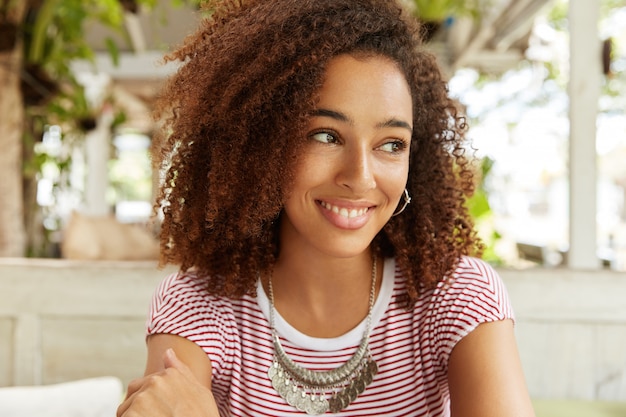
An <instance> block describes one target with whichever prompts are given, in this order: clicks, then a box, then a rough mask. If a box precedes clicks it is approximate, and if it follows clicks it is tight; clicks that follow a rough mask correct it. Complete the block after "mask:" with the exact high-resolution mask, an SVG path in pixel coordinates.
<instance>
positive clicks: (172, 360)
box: [163, 348, 195, 379]
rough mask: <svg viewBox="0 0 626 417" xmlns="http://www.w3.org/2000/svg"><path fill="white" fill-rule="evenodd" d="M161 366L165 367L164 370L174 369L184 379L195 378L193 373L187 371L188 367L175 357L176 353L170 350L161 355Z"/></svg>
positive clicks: (189, 370)
mask: <svg viewBox="0 0 626 417" xmlns="http://www.w3.org/2000/svg"><path fill="white" fill-rule="evenodd" d="M163 365H164V366H165V369H168V368H174V369H176V370H178V371H179V372H180V373H181V374H183V375H184V376H185V377H187V378H192V379H195V376H194V375H193V372H191V369H189V367H188V366H187V365H186V364H185V363H184V362H183V361H181V360H180V359H178V356H176V353H175V352H174V349H172V348H169V349H167V350H166V351H165V354H164V355H163Z"/></svg>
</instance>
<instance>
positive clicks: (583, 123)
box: [567, 0, 601, 269]
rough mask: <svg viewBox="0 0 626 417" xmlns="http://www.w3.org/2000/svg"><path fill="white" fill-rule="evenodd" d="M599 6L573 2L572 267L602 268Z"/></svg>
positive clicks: (570, 234) (571, 86)
mask: <svg viewBox="0 0 626 417" xmlns="http://www.w3.org/2000/svg"><path fill="white" fill-rule="evenodd" d="M599 14H600V6H599V2H596V1H588V0H570V3H569V29H570V30H569V34H570V81H569V97H570V108H569V119H570V146H569V148H570V150H569V181H570V186H569V192H570V197H569V200H570V201H569V208H570V216H569V242H570V247H569V253H568V258H567V259H568V266H569V267H570V268H575V269H596V268H599V267H600V261H599V259H598V256H597V253H596V251H597V225H596V215H597V209H596V200H597V198H596V197H597V193H596V182H597V175H596V118H597V112H598V98H599V95H600V81H601V61H600V40H599V38H598V19H599Z"/></svg>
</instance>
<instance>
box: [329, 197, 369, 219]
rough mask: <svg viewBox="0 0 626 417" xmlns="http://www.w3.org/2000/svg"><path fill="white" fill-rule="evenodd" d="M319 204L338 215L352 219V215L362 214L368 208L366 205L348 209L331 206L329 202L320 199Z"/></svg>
mask: <svg viewBox="0 0 626 417" xmlns="http://www.w3.org/2000/svg"><path fill="white" fill-rule="evenodd" d="M321 204H322V206H323V207H324V208H326V209H327V210H330V211H332V212H333V213H335V214H338V215H340V216H342V217H346V218H348V219H352V218H354V217H359V216H362V215H364V214H365V213H367V211H368V210H369V208H368V207H365V208H360V209H350V210H348V209H347V208H345V207H337V206H333V205H331V204H328V203H326V202H325V201H322V202H321Z"/></svg>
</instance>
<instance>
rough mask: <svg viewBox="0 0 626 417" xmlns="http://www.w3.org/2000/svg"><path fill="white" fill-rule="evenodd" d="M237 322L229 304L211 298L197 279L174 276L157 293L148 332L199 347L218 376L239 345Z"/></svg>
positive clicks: (159, 287)
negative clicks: (170, 335) (186, 341)
mask: <svg viewBox="0 0 626 417" xmlns="http://www.w3.org/2000/svg"><path fill="white" fill-rule="evenodd" d="M233 322H234V318H233V317H232V309H231V308H230V305H229V303H225V302H222V300H220V299H219V298H217V297H213V296H210V295H209V294H208V293H207V292H206V290H205V289H204V284H203V283H202V282H201V281H199V280H198V279H197V278H195V277H194V276H190V275H186V274H173V275H170V276H168V277H167V278H165V279H164V280H163V281H162V282H161V284H160V285H159V286H158V287H157V289H156V291H155V293H154V296H153V299H152V303H151V305H150V309H149V314H148V319H147V323H146V332H147V334H148V335H152V334H157V333H165V334H172V335H176V336H180V337H183V338H185V339H188V340H190V341H192V342H194V343H196V344H197V345H199V346H200V347H201V348H202V349H203V350H204V351H205V352H206V353H207V355H208V356H209V357H210V359H211V362H212V364H213V367H214V369H213V373H214V374H215V373H219V372H221V371H223V370H222V369H219V367H220V366H221V365H222V364H225V363H228V361H225V360H224V359H225V358H224V355H225V354H226V353H227V352H230V351H232V348H233V345H236V344H238V343H239V340H238V335H237V332H236V329H233V325H232V323H233Z"/></svg>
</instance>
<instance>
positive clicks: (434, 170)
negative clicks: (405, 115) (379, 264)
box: [155, 0, 481, 304]
mask: <svg viewBox="0 0 626 417" xmlns="http://www.w3.org/2000/svg"><path fill="white" fill-rule="evenodd" d="M209 10H210V12H209V14H208V15H209V17H207V18H205V19H204V20H203V22H202V23H201V26H200V28H199V29H198V30H197V31H196V32H195V33H194V34H192V35H190V36H188V37H187V39H186V40H185V41H184V43H183V45H182V46H180V47H179V48H178V49H177V50H176V51H174V52H173V53H171V54H170V55H168V56H167V57H166V60H170V61H176V60H177V61H180V62H181V66H180V69H179V70H178V72H177V73H176V74H175V75H173V76H172V77H171V79H170V80H169V81H168V83H167V84H166V85H165V87H164V89H163V90H162V92H161V94H160V96H159V99H158V101H157V107H156V117H157V119H160V120H163V126H162V127H163V128H162V129H161V132H160V136H159V137H158V139H157V140H155V144H156V147H157V148H158V149H157V150H156V152H155V162H156V167H157V168H158V169H159V170H160V172H161V173H162V174H163V175H164V177H163V178H162V184H161V187H160V189H159V194H158V197H157V202H156V208H157V210H161V211H162V214H163V221H162V225H161V264H162V265H164V264H167V263H173V264H176V265H179V266H180V268H181V270H188V269H194V270H196V271H197V272H198V274H197V276H198V277H201V278H199V279H204V280H206V283H207V288H208V290H209V291H210V292H211V293H213V294H219V295H224V296H228V297H235V298H236V297H240V296H242V295H243V294H254V289H255V282H256V280H257V276H258V274H259V272H265V271H267V270H268V269H269V268H271V266H272V265H273V263H274V262H275V260H276V258H277V256H278V250H279V242H278V238H277V236H278V224H279V222H278V218H279V216H280V213H281V210H282V207H283V201H284V197H285V195H286V191H287V190H288V189H289V185H290V182H291V181H292V175H293V171H294V169H293V168H294V164H295V163H296V162H297V159H298V154H299V153H300V152H301V149H302V148H301V147H302V146H303V145H304V143H305V141H304V140H303V138H304V137H305V135H304V128H305V126H306V122H307V117H308V115H309V114H310V112H311V110H312V109H313V108H314V106H315V98H316V93H317V92H318V91H319V90H320V88H321V86H322V82H323V77H324V72H325V68H326V66H327V64H328V62H329V60H331V59H332V58H333V57H335V56H337V55H340V54H365V55H382V56H386V57H388V58H390V59H392V60H393V61H394V62H396V63H397V64H398V65H399V67H400V68H401V70H402V71H403V73H404V74H405V76H406V79H407V81H408V84H409V86H410V88H411V94H412V98H413V106H414V109H413V126H414V131H413V136H412V144H411V154H410V162H409V164H410V166H409V179H408V183H407V189H408V191H409V193H410V195H411V196H412V198H413V200H412V203H411V204H410V205H409V206H408V207H407V209H406V210H405V211H404V212H403V213H402V214H401V215H399V216H395V217H392V218H391V219H390V220H389V222H388V223H387V224H386V225H385V227H384V228H383V230H381V231H380V232H379V234H378V235H377V236H376V238H375V239H374V241H373V243H372V248H373V250H374V251H375V253H377V254H378V255H380V256H395V257H396V260H397V263H398V265H399V266H400V267H401V268H402V270H403V272H404V273H405V274H406V277H407V280H408V284H407V294H406V296H407V302H409V304H410V303H412V302H414V301H415V300H416V299H417V297H418V295H419V293H420V292H421V291H423V290H425V289H429V288H433V287H434V286H435V285H437V283H438V282H440V281H442V280H443V279H446V277H450V276H451V273H452V271H453V270H454V268H455V266H456V265H457V263H458V261H459V259H460V257H461V256H463V255H470V254H479V253H480V250H481V244H480V242H479V240H478V238H477V237H476V234H475V232H474V230H473V225H472V222H471V219H470V217H469V215H468V212H467V209H466V208H465V205H464V201H465V199H466V198H467V197H468V196H469V195H470V194H471V193H472V191H473V178H472V169H471V167H470V164H469V159H468V158H467V157H466V156H465V152H466V150H467V145H466V144H465V139H464V133H465V130H466V126H465V121H464V119H463V117H461V116H460V115H459V114H458V113H457V109H456V106H455V102H454V101H453V100H451V99H450V98H449V97H448V91H447V85H446V83H445V81H444V79H443V77H442V75H441V73H440V70H439V68H438V66H437V64H436V60H435V58H434V57H433V56H432V55H430V54H429V53H427V52H426V51H424V49H423V47H422V45H421V40H420V26H419V24H418V23H417V21H416V19H415V18H413V17H411V16H410V15H409V14H408V13H407V12H406V11H405V10H404V9H403V8H402V6H401V5H399V4H398V3H396V2H394V1H393V0H239V1H237V0H223V1H220V2H213V3H212V4H210V5H209Z"/></svg>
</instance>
